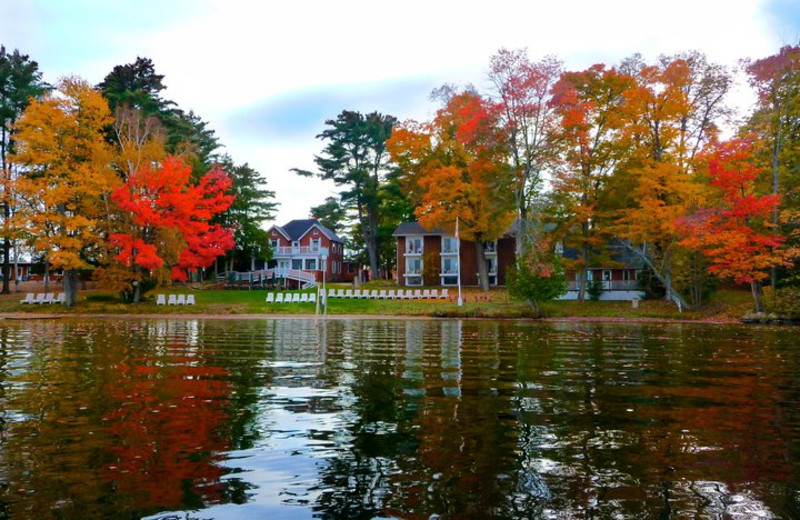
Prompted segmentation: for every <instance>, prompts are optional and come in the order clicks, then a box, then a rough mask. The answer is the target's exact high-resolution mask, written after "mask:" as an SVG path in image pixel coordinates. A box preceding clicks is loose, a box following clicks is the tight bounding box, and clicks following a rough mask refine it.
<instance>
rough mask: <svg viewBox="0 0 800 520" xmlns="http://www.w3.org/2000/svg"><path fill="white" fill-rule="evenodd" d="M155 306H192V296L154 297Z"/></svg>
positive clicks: (161, 295) (160, 295)
mask: <svg viewBox="0 0 800 520" xmlns="http://www.w3.org/2000/svg"><path fill="white" fill-rule="evenodd" d="M156 305H194V294H170V295H169V297H167V296H166V295H164V294H159V295H158V296H156Z"/></svg>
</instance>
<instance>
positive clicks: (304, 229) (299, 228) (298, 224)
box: [276, 218, 344, 242]
mask: <svg viewBox="0 0 800 520" xmlns="http://www.w3.org/2000/svg"><path fill="white" fill-rule="evenodd" d="M314 226H316V227H317V228H319V230H320V231H322V233H323V234H324V235H325V236H327V237H328V238H329V239H331V240H334V241H336V242H344V241H343V240H342V239H341V238H339V237H338V236H336V233H334V232H333V231H331V230H330V229H328V228H327V227H325V226H323V225H322V224H321V223H320V221H319V220H317V219H313V218H309V219H304V220H290V221H289V222H287V223H286V224H284V225H283V226H282V228H283V231H284V236H287V237H288V238H289V240H300V239H301V238H302V237H303V235H305V234H306V233H308V231H309V230H310V229H311V228H313V227H314ZM276 227H277V226H276Z"/></svg>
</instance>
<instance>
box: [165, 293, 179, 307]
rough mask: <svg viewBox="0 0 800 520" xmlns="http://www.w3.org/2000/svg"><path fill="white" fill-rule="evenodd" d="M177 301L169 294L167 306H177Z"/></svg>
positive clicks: (175, 297)
mask: <svg viewBox="0 0 800 520" xmlns="http://www.w3.org/2000/svg"><path fill="white" fill-rule="evenodd" d="M177 302H178V299H177V296H175V295H174V294H170V295H169V297H168V298H167V305H177Z"/></svg>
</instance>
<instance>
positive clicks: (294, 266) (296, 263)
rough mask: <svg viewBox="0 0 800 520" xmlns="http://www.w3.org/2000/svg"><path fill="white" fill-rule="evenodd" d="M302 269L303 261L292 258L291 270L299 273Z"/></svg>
mask: <svg viewBox="0 0 800 520" xmlns="http://www.w3.org/2000/svg"><path fill="white" fill-rule="evenodd" d="M302 268H303V261H302V260H301V259H299V258H292V269H294V270H296V271H299V270H301V269H302Z"/></svg>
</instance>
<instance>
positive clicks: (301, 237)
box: [297, 221, 344, 244]
mask: <svg viewBox="0 0 800 520" xmlns="http://www.w3.org/2000/svg"><path fill="white" fill-rule="evenodd" d="M312 228H317V229H319V231H320V233H322V234H323V235H325V236H326V237H328V239H330V240H331V241H333V242H339V243H342V244H344V241H343V240H342V239H341V238H339V237H337V236H336V234H334V235H333V236H331V235H329V234H328V233H326V232H325V229H323V228H322V226H321V225H320V223H319V221H317V222H314V223H313V224H311V225H310V226H308V229H306V232H305V233H303V234H302V235H300V237H299V238H298V239H297V240H298V242H299V241H300V240H303V237H304V236H306V235H307V234H308V232H309V231H311V229H312ZM331 233H333V232H332V231H331Z"/></svg>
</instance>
